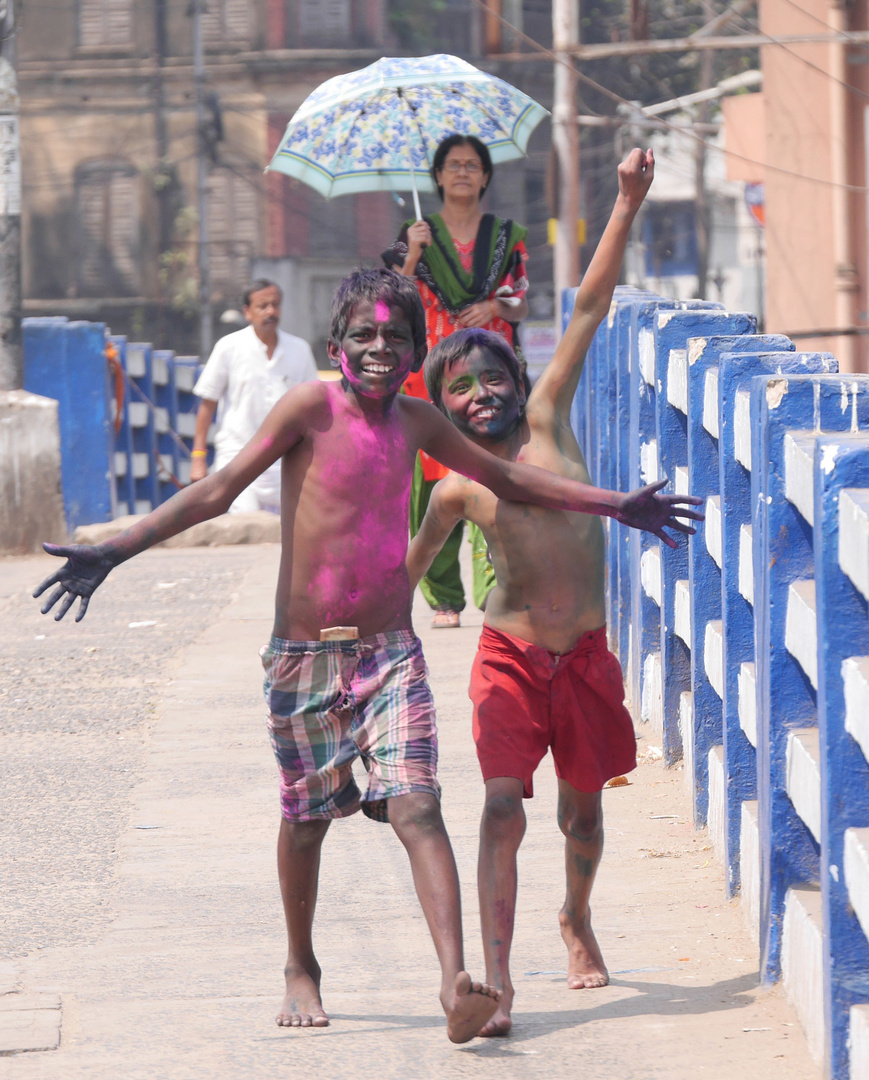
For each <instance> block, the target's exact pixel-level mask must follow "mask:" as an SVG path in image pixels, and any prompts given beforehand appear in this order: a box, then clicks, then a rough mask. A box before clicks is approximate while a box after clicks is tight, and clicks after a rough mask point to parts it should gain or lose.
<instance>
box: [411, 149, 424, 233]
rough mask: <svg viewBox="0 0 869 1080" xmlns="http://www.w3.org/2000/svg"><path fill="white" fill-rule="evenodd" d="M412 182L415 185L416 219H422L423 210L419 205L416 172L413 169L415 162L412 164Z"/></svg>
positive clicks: (414, 206)
mask: <svg viewBox="0 0 869 1080" xmlns="http://www.w3.org/2000/svg"><path fill="white" fill-rule="evenodd" d="M410 182H411V184H412V185H413V209H414V213H415V214H416V220H417V221H422V210H421V209H420V206H419V193H418V192H417V190H416V174H415V173H414V171H413V162H411V165H410Z"/></svg>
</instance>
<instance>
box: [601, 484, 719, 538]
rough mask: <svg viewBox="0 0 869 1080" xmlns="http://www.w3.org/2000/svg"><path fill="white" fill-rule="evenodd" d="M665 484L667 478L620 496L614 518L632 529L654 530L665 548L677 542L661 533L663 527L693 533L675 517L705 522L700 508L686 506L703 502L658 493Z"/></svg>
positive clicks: (686, 497)
mask: <svg viewBox="0 0 869 1080" xmlns="http://www.w3.org/2000/svg"><path fill="white" fill-rule="evenodd" d="M666 483H667V481H666V480H658V481H657V482H656V483H654V484H648V485H647V486H646V487H644V488H638V489H637V490H636V491H631V492H629V493H628V494H627V495H625V496H623V499H622V503H621V506H620V507H619V511H618V513H617V514H616V515H615V519H616V521H620V522H621V523H622V524H623V525H630V526H631V527H632V528H634V529H645V530H646V531H647V532H650V533H654V534H655V536H657V537H659V538H660V539H661V540H663V541H664V543H665V544H666V545H667V547H671V548H675V547H678V546H679V545H678V544H677V543H676V540H675V539H674V538H673V537H672V536H669V535H668V534H667V533H665V532H664V527H665V526H666V527H667V528H668V529H675V530H676V531H677V532H681V533H688V534H689V535H692V534H693V533H695V532H696V531H697V530H696V529H694V528H692V527H691V526H690V525H686V524H685V523H684V522H682V521H679V520H678V519H679V518H689V519H691V520H692V521H704V520H705V517H706V515H705V514H703V513H702V512H701V511H699V510H690V509H688V508H689V507H691V506H699V505H700V504H701V503H702V502H703V500H702V499H701V498H698V497H697V496H696V495H661V494H660V491H661V488H662V487H663V486H664V485H665V484H666Z"/></svg>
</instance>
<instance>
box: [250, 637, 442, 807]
mask: <svg viewBox="0 0 869 1080" xmlns="http://www.w3.org/2000/svg"><path fill="white" fill-rule="evenodd" d="M260 656H261V657H262V662H263V667H264V668H265V682H264V690H265V697H266V704H267V705H268V709H269V718H268V727H269V734H270V737H271V743H272V748H273V749H274V752H275V757H276V758H277V761H278V768H279V769H280V775H281V813H282V815H283V816H284V817H285V818H286V819H287V821H313V820H319V819H322V818H337V817H346V816H347V815H348V814H353V813H355V812H356V811H357V810H359V809H360V807H361V809H362V811H363V813H365V814H367V815H368V817H371V818H374V819H375V820H378V821H386V801H385V800H387V799H391V798H393V797H394V796H396V795H407V794H409V793H410V792H413V791H425V792H430V793H431V794H433V795H435V796H436V797H438V798H439V797H440V785H439V784H438V782H437V779H436V773H437V756H438V749H437V728H436V725H435V711H434V700H433V698H432V693H431V690H430V689H429V686H428V682H427V681H426V680H427V676H428V669H427V668H426V664H425V659H424V658H423V655H422V647H421V645H420V643H419V640H418V639H417V637H416V635H415V634H414V633H413V632H412V631H411V630H396V631H392V632H390V633H387V634H375V635H373V636H372V637H367V638H360V639H358V640H355V641H286V640H284V639H282V638H272V639H271V641H270V642H269V644H268V645H266V646H265V647H264V648H263V649H261V650H260ZM358 757H359V758H361V759H362V762H363V764H364V765H365V768H366V769H367V771H368V790H367V792H366V794H365V795H364V796H362V795H361V792H360V791H359V788H358V787H357V785H356V781H355V780H354V779H353V772H352V764H353V761H354V760H355V759H356V758H358Z"/></svg>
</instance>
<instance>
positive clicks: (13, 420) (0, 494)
mask: <svg viewBox="0 0 869 1080" xmlns="http://www.w3.org/2000/svg"><path fill="white" fill-rule="evenodd" d="M57 413H58V405H57V401H55V400H54V399H52V398H47V397H40V396H38V395H36V394H31V393H28V392H27V391H26V390H4V391H0V552H4V553H7V554H26V553H27V552H31V551H38V550H39V548H40V544H41V543H42V541H43V540H52V541H54V542H59V543H62V542H63V541H64V540H65V539H66V524H65V520H64V513H63V499H62V496H61V488H60V478H61V451H60V425H59V422H58V415H57Z"/></svg>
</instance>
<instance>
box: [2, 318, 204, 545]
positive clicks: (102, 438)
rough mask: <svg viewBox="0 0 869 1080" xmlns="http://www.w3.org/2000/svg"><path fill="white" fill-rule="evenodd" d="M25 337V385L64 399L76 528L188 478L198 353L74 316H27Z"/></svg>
mask: <svg viewBox="0 0 869 1080" xmlns="http://www.w3.org/2000/svg"><path fill="white" fill-rule="evenodd" d="M22 345H23V353H24V388H25V390H29V391H30V392H31V393H34V394H40V395H42V396H43V397H49V398H54V399H55V400H56V401H57V402H58V422H59V427H60V444H61V472H62V484H61V486H62V490H63V502H64V512H65V514H66V521H67V526H68V528H69V530H70V531H72V530H73V529H75V528H76V526H78V525H91V524H93V523H94V522H98V521H111V520H112V519H113V518H116V517H120V516H123V515H125V514H144V513H148V511H150V510H152V509H153V508H154V507H155V506H158V505H159V504H160V503H162V502H165V500H166V499H168V498H169V497H170V496H171V495H172V494H173V493H174V492H175V491H177V490H178V486H179V484H186V483H187V482H188V481H189V479H190V450H191V448H192V445H193V433H194V427H195V423H196V410H197V407H198V404H199V401H198V398H196V397H194V395H193V385H194V383H195V381H196V376H197V372H198V370H199V366H200V365H199V359H198V357H189V356H175V355H174V353H172V352H168V351H162V350H159V349H154V348H153V347H152V346H151V345H149V344H142V343H136V344H133V343H130V342H127V340H126V339H125V338H120V337H111V336H107V334H106V328H105V326H104V324H103V323H88V322H69V321H68V320H67V319H65V318H40V319H24V320H23V322H22ZM117 364H119V365H120V367H119V368H118V367H117V366H116V365H117Z"/></svg>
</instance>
